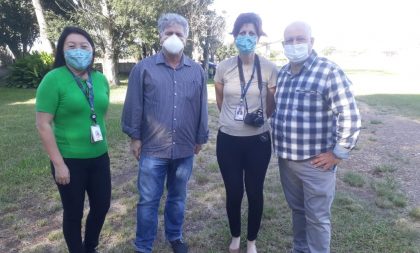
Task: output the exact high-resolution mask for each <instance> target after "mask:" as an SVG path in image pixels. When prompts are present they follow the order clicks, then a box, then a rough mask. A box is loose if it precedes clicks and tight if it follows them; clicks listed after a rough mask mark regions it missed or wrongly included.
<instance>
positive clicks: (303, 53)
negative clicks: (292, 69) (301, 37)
mask: <svg viewBox="0 0 420 253" xmlns="http://www.w3.org/2000/svg"><path fill="white" fill-rule="evenodd" d="M284 55H286V57H287V59H289V61H290V62H293V63H300V62H304V61H305V60H306V59H308V57H309V46H308V43H302V44H295V45H284Z"/></svg>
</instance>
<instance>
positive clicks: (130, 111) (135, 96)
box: [121, 64, 144, 159]
mask: <svg viewBox="0 0 420 253" xmlns="http://www.w3.org/2000/svg"><path fill="white" fill-rule="evenodd" d="M142 76H143V74H142V68H141V66H140V64H137V65H136V66H135V67H134V68H133V69H132V70H131V72H130V77H129V79H128V88H127V93H126V97H125V102H124V107H123V112H122V116H121V128H122V131H123V132H124V133H126V134H127V135H128V136H129V137H130V138H131V152H132V153H133V155H134V157H135V158H136V159H139V155H140V150H141V125H142V118H143V95H144V93H143V78H142Z"/></svg>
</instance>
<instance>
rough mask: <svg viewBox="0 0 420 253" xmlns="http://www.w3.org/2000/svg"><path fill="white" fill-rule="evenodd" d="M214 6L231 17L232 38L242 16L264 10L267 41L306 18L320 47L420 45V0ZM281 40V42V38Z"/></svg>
mask: <svg viewBox="0 0 420 253" xmlns="http://www.w3.org/2000/svg"><path fill="white" fill-rule="evenodd" d="M212 8H214V9H215V10H216V12H217V13H218V14H219V15H222V16H224V17H225V18H226V20H227V25H226V35H225V38H226V41H227V42H229V41H233V39H232V36H231V35H230V34H229V32H230V31H232V28H233V23H234V21H235V19H236V17H237V16H238V15H239V14H240V13H243V12H255V13H257V14H259V15H260V16H261V18H262V22H263V30H264V31H265V32H266V33H267V35H268V36H267V37H266V38H262V39H261V41H266V42H274V41H281V40H282V37H283V31H284V28H285V27H286V26H287V25H288V24H289V23H291V22H293V21H296V20H302V21H305V22H307V23H308V24H310V25H311V27H312V35H313V37H314V38H315V45H314V47H315V49H316V48H318V49H323V48H325V47H330V46H334V47H336V48H338V49H343V50H352V49H353V50H360V49H378V50H399V49H404V48H411V47H417V48H419V47H420V28H419V25H420V15H419V13H420V3H418V1H417V0H352V1H340V0H289V1H279V0H215V1H214V4H213V5H212ZM278 44H279V43H278Z"/></svg>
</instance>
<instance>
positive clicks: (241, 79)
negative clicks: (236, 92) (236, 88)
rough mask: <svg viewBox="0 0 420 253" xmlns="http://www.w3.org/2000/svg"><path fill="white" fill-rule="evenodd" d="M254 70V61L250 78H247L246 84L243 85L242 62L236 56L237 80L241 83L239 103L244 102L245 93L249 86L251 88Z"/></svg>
mask: <svg viewBox="0 0 420 253" xmlns="http://www.w3.org/2000/svg"><path fill="white" fill-rule="evenodd" d="M255 69H256V64H255V61H254V67H253V68H252V74H251V77H250V78H249V81H248V83H247V84H246V85H245V77H244V71H243V69H242V60H241V58H239V56H238V70H239V79H240V81H241V103H242V102H243V101H244V98H245V96H246V93H247V92H248V89H249V86H251V82H252V79H254V73H255ZM245 99H246V98H245Z"/></svg>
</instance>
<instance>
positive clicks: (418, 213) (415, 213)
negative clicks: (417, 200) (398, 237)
mask: <svg viewBox="0 0 420 253" xmlns="http://www.w3.org/2000/svg"><path fill="white" fill-rule="evenodd" d="M409 214H410V216H411V217H412V218H413V219H415V220H420V206H417V207H414V208H413V209H411V211H410V213H409Z"/></svg>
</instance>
